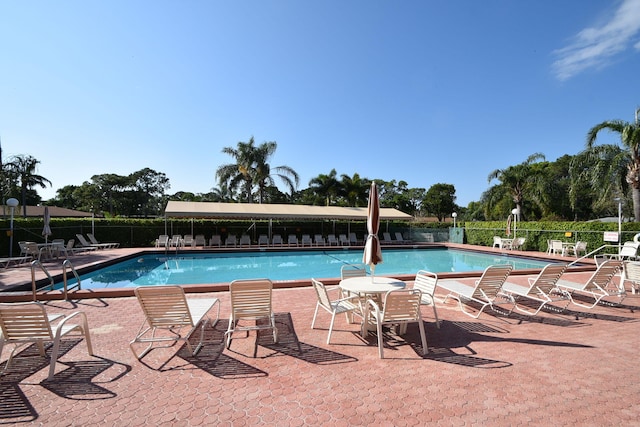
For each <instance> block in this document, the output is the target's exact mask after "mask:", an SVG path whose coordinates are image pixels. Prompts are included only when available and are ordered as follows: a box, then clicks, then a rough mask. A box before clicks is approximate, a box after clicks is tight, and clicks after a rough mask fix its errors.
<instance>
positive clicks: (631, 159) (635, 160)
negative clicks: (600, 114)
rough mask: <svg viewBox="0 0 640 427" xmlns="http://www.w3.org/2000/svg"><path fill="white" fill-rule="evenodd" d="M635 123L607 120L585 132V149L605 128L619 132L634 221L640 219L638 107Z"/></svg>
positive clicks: (639, 125) (639, 110)
mask: <svg viewBox="0 0 640 427" xmlns="http://www.w3.org/2000/svg"><path fill="white" fill-rule="evenodd" d="M635 116H636V117H635V118H636V121H635V123H629V122H625V121H623V120H608V121H604V122H602V123H600V124H597V125H595V126H594V127H592V128H591V129H590V130H589V132H588V133H587V144H586V145H587V149H588V150H589V149H592V148H593V147H594V144H595V142H596V138H597V137H598V133H599V132H600V131H601V130H603V129H607V130H609V131H611V132H617V133H619V134H620V142H621V143H622V147H623V148H624V149H626V150H627V151H626V157H627V160H628V161H627V165H626V167H627V173H626V176H625V180H626V182H627V184H628V185H629V186H630V187H631V199H632V200H633V216H634V218H635V221H636V222H637V221H640V121H639V116H640V108H638V109H636V114H635Z"/></svg>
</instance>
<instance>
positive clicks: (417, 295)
mask: <svg viewBox="0 0 640 427" xmlns="http://www.w3.org/2000/svg"><path fill="white" fill-rule="evenodd" d="M421 299H422V292H420V290H419V289H398V290H393V291H389V292H387V293H386V294H385V296H384V308H383V309H382V313H383V314H382V321H383V322H394V321H396V322H402V321H414V320H415V321H418V320H420V319H421V318H422V317H421V316H420V300H421Z"/></svg>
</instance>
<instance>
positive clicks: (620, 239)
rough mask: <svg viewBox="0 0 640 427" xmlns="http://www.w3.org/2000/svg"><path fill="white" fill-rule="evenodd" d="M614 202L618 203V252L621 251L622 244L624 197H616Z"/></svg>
mask: <svg viewBox="0 0 640 427" xmlns="http://www.w3.org/2000/svg"><path fill="white" fill-rule="evenodd" d="M613 200H615V201H616V202H618V251H619V250H620V248H621V244H622V197H616V198H615V199H613Z"/></svg>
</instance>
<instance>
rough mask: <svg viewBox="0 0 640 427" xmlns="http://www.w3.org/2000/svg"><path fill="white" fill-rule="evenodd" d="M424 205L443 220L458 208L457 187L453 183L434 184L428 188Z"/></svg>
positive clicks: (430, 212)
mask: <svg viewBox="0 0 640 427" xmlns="http://www.w3.org/2000/svg"><path fill="white" fill-rule="evenodd" d="M422 205H423V206H424V209H425V210H426V211H427V212H428V213H429V214H431V215H435V216H436V217H437V218H438V221H440V222H442V221H443V220H444V219H445V218H446V217H448V216H449V215H451V213H453V212H455V211H456V210H457V206H456V188H455V187H454V186H453V185H452V184H434V185H432V186H431V187H430V188H429V189H428V190H427V193H426V194H425V196H424V199H423V201H422Z"/></svg>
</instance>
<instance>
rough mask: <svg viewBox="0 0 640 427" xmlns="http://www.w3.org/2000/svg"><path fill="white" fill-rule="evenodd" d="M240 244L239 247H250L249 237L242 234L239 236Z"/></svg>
mask: <svg viewBox="0 0 640 427" xmlns="http://www.w3.org/2000/svg"><path fill="white" fill-rule="evenodd" d="M240 244H241V245H251V237H249V235H248V234H243V235H242V236H240Z"/></svg>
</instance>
